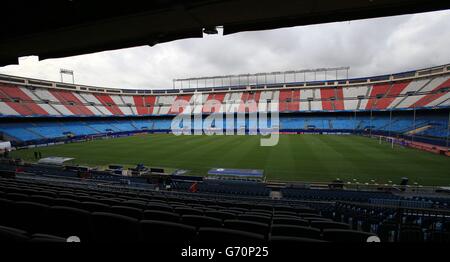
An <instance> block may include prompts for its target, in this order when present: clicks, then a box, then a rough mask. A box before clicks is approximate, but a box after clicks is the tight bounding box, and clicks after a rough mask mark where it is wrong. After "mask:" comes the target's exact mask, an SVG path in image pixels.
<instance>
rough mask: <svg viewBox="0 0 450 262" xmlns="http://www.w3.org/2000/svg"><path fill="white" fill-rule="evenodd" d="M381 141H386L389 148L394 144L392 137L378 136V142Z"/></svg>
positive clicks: (394, 140) (394, 139)
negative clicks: (389, 145)
mask: <svg viewBox="0 0 450 262" xmlns="http://www.w3.org/2000/svg"><path fill="white" fill-rule="evenodd" d="M381 141H386V142H388V143H389V144H391V148H392V149H393V148H394V144H395V142H396V138H394V137H389V136H379V141H378V143H379V144H380V145H381Z"/></svg>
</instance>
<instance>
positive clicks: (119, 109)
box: [0, 65, 450, 116]
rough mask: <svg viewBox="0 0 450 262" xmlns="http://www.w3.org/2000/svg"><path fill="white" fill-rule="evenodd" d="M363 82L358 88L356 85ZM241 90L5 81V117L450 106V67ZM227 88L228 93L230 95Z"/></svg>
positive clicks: (1, 85) (0, 80) (1, 108)
mask: <svg viewBox="0 0 450 262" xmlns="http://www.w3.org/2000/svg"><path fill="white" fill-rule="evenodd" d="M355 82H357V83H355ZM355 82H352V80H347V81H336V82H330V81H326V82H323V83H321V84H315V85H311V84H308V83H304V84H299V85H298V86H289V87H286V86H282V85H281V86H279V87H273V86H264V85H261V86H247V87H242V88H239V89H236V88H228V89H227V88H224V87H221V88H220V90H214V88H208V89H204V90H207V91H203V90H202V89H200V88H199V89H194V90H192V89H190V90H189V91H187V90H165V91H161V90H159V91H156V90H153V91H152V90H133V91H130V90H120V89H108V88H99V87H85V86H77V85H68V84H61V83H55V82H48V81H41V80H32V79H26V78H19V77H13V76H4V75H3V76H1V77H0V115H2V116H131V115H167V114H178V113H195V114H200V113H212V112H222V113H230V112H265V111H267V110H272V111H273V110H275V111H276V110H278V111H279V112H299V111H300V112H310V111H344V110H348V111H355V110H391V109H392V110H395V109H408V108H435V107H450V66H449V65H445V66H441V67H438V68H432V69H425V70H421V71H416V73H414V74H413V75H411V74H410V75H408V76H407V77H396V75H392V76H390V77H389V78H388V79H385V80H381V81H374V80H372V79H370V78H367V79H365V80H364V81H355ZM224 89H225V90H224Z"/></svg>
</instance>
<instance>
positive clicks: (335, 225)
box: [311, 220, 350, 230]
mask: <svg viewBox="0 0 450 262" xmlns="http://www.w3.org/2000/svg"><path fill="white" fill-rule="evenodd" d="M311 226H312V227H315V228H319V229H321V230H324V229H350V225H349V224H345V223H339V222H332V221H317V220H315V221H314V220H313V221H311Z"/></svg>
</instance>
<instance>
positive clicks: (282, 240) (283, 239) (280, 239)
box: [270, 236, 327, 245]
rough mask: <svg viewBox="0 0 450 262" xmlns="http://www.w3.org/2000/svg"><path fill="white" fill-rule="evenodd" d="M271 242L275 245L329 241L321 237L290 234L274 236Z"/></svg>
mask: <svg viewBox="0 0 450 262" xmlns="http://www.w3.org/2000/svg"><path fill="white" fill-rule="evenodd" d="M270 242H271V243H272V244H274V245H277V244H287V243H305V242H317V243H319V242H327V241H324V240H320V239H314V238H306V237H289V236H272V237H271V238H270Z"/></svg>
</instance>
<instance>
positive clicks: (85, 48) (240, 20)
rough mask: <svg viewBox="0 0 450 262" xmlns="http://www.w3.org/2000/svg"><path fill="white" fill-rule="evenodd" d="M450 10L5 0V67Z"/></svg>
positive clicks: (390, 1)
mask: <svg viewBox="0 0 450 262" xmlns="http://www.w3.org/2000/svg"><path fill="white" fill-rule="evenodd" d="M448 8H450V3H449V2H448V1H430V0H339V1H336V0H302V1H292V0H276V1H275V0H183V1H181V0H155V1H126V2H123V1H105V0H100V1H83V0H66V1H28V0H14V1H2V11H3V12H2V26H1V27H0V66H2V65H7V64H14V63H17V58H18V57H21V56H28V55H38V56H39V58H40V59H41V60H42V59H46V58H56V57H65V56H72V55H79V54H85V53H92V52H98V51H105V50H111V49H119V48H127V47H133V46H139V45H155V44H158V43H163V42H167V41H172V40H176V39H183V38H191V37H202V30H203V28H209V27H213V26H224V34H231V33H236V32H241V31H250V30H264V29H274V28H281V27H288V26H297V25H308V24H315V23H325V22H335V21H346V20H354V19H362V18H372V17H380V16H389V15H399V14H408V13H417V12H425V11H434V10H442V9H448Z"/></svg>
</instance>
